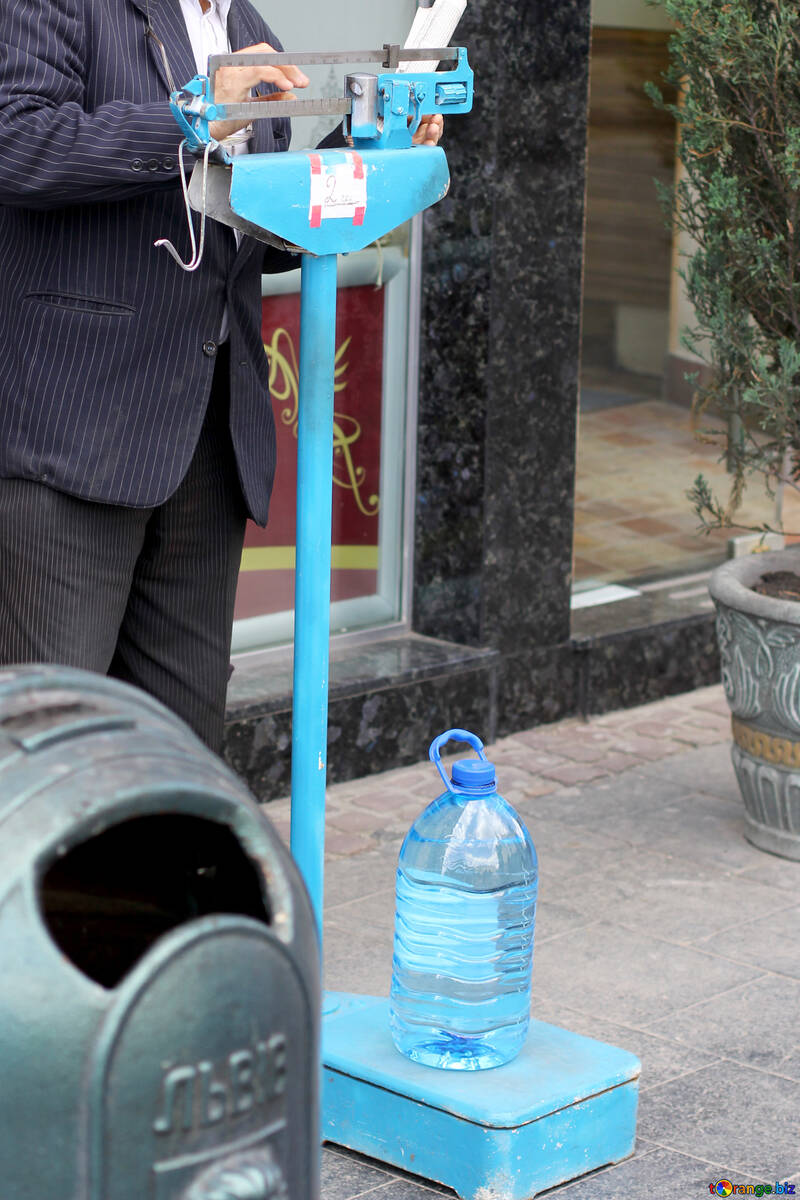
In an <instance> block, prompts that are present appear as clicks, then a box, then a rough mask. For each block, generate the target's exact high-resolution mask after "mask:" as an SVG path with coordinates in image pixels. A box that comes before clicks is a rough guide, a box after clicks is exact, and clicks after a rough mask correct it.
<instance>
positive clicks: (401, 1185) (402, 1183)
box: [370, 1175, 455, 1200]
mask: <svg viewBox="0 0 800 1200" xmlns="http://www.w3.org/2000/svg"><path fill="white" fill-rule="evenodd" d="M432 1195H436V1196H452V1197H453V1198H454V1200H455V1192H453V1191H451V1190H450V1189H449V1188H443V1187H440V1186H439V1185H438V1184H437V1183H434V1182H433V1181H432V1180H427V1179H420V1178H419V1177H418V1176H411V1175H409V1176H404V1177H402V1178H396V1179H393V1180H392V1181H391V1182H390V1183H387V1184H386V1185H385V1186H384V1187H382V1188H381V1189H380V1191H377V1192H375V1193H374V1195H373V1196H371V1197H370V1200H431V1196H432Z"/></svg>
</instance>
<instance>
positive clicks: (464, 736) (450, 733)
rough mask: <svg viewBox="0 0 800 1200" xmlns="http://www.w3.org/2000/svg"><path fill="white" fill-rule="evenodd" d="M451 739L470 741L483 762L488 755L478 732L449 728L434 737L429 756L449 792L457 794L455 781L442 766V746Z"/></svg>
mask: <svg viewBox="0 0 800 1200" xmlns="http://www.w3.org/2000/svg"><path fill="white" fill-rule="evenodd" d="M451 741H452V742H468V743H469V744H470V746H472V749H473V750H475V751H476V753H477V755H478V758H480V759H482V760H483V762H486V755H485V754H484V752H483V742H482V741H481V739H480V738H479V737H478V736H477V735H476V734H474V733H470V732H469V730H468V729H448V730H447V731H446V732H445V733H440V734H439V736H438V737H435V738H434V739H433V741H432V742H431V745H430V749H429V750H428V758H429V759H430V760H431V762H432V763H433V765H434V766H435V767H436V770H437V771H438V772H439V774H440V775H441V777H442V779H443V780H444V786H445V787H446V788H447V790H448V792H452V793H453V795H457V794H458V792H457V790H456V788H454V787H453V781H452V780H451V779H450V778H449V777H448V775H447V772H446V771H445V769H444V767H443V766H442V760H441V758H440V751H441V748H442V746H444V745H446V744H447V742H451Z"/></svg>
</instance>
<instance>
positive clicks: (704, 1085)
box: [639, 1062, 800, 1187]
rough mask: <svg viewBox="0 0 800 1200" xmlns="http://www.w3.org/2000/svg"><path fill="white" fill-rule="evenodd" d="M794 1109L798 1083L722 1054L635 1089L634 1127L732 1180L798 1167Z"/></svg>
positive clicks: (799, 1102) (799, 1100) (798, 1104)
mask: <svg viewBox="0 0 800 1200" xmlns="http://www.w3.org/2000/svg"><path fill="white" fill-rule="evenodd" d="M798 1113H800V1084H797V1083H795V1082H793V1081H792V1080H789V1079H781V1078H779V1077H778V1076H776V1075H768V1074H765V1073H764V1072H761V1071H753V1070H750V1069H749V1068H747V1067H743V1066H740V1065H739V1064H738V1063H729V1062H723V1063H716V1064H714V1065H712V1066H709V1067H702V1068H701V1069H700V1070H699V1071H695V1072H694V1073H693V1074H691V1075H684V1076H683V1077H682V1078H681V1079H676V1080H672V1081H671V1082H669V1083H665V1084H662V1085H661V1087H657V1088H650V1089H649V1090H648V1091H646V1092H644V1093H642V1096H641V1097H640V1104H639V1133H640V1134H641V1136H642V1137H644V1138H646V1139H649V1140H650V1141H655V1142H658V1143H659V1144H660V1145H661V1146H664V1147H667V1148H669V1149H672V1150H677V1151H679V1152H680V1153H682V1154H689V1155H692V1156H693V1157H696V1158H699V1159H703V1160H705V1161H706V1162H708V1163H714V1164H718V1165H719V1166H720V1167H721V1168H724V1169H725V1172H726V1174H725V1178H728V1179H731V1180H732V1181H733V1182H737V1180H736V1178H735V1176H736V1175H745V1176H747V1178H746V1179H745V1182H750V1177H752V1180H753V1182H755V1181H756V1180H758V1181H760V1182H769V1181H772V1182H774V1181H775V1180H776V1179H778V1178H779V1177H780V1178H781V1179H788V1178H789V1176H790V1175H792V1174H793V1173H796V1172H797V1170H798V1167H800V1138H798V1128H797V1126H798ZM711 1178H712V1179H713V1176H712V1177H711ZM708 1182H711V1179H709V1181H708ZM706 1187H708V1183H707V1184H706Z"/></svg>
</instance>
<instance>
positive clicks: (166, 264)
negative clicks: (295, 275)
mask: <svg viewBox="0 0 800 1200" xmlns="http://www.w3.org/2000/svg"><path fill="white" fill-rule="evenodd" d="M150 14H151V19H152V26H153V29H154V31H155V32H156V34H157V35H158V37H159V38H160V39H161V41H162V42H163V43H164V46H165V48H166V53H167V57H168V60H169V63H170V67H171V69H172V73H173V75H174V77H175V80H176V81H177V83H178V85H180V84H182V83H184V82H185V81H186V80H188V79H190V78H191V77H192V75H194V73H195V63H194V59H193V56H192V50H191V46H190V43H189V38H188V35H187V32H186V27H185V24H184V20H183V16H182V14H181V9H180V5H179V4H178V0H150ZM146 28H147V21H146V16H145V0H2V3H0V262H2V265H3V275H4V278H3V283H2V287H0V328H2V330H3V332H4V336H5V351H4V354H3V360H2V366H0V371H2V397H1V398H0V476H6V477H22V478H28V479H36V480H41V481H42V482H45V483H47V484H49V485H51V486H52V487H54V488H57V489H59V490H61V491H65V492H69V493H71V494H73V495H76V496H80V497H84V498H86V499H91V500H99V501H105V502H109V503H115V504H124V505H133V506H151V505H156V504H159V503H161V502H162V501H164V500H165V499H166V498H167V497H168V496H169V495H170V494H171V493H172V492H173V491H174V490H175V488H176V487H177V486H178V484H179V482H180V480H181V479H182V477H183V475H184V473H185V471H186V469H187V467H188V465H189V461H190V459H191V457H192V453H193V450H194V447H195V444H196V441H197V438H198V435H199V432H200V427H201V424H202V421H203V416H204V412H205V408H206V403H207V400H208V395H209V392H210V387H211V379H212V375H213V371H214V359H213V357H211V356H209V355H208V354H207V353H206V352H205V351H204V343H207V342H209V341H214V340H215V339H216V338H217V336H218V333H219V329H220V324H221V320H222V314H223V310H224V307H225V304H226V303H227V305H228V311H229V316H230V346H231V432H232V436H233V442H234V447H235V450H236V456H237V461H238V465H239V474H240V479H241V483H242V489H243V492H244V495H245V498H246V501H247V504H248V507H249V510H250V513H251V516H252V517H253V518H254V519H255V520H257V521H258V522H260V523H264V522H266V519H267V509H268V504H269V492H270V488H271V484H272V477H273V473H274V465H275V431H274V425H273V418H272V411H271V405H270V402H269V396H268V390H267V371H266V360H265V355H264V349H263V345H262V339H261V329H260V295H261V289H260V276H261V271H262V266H263V265H264V260H265V249H264V246H263V245H261V244H260V243H257V242H255V241H254V240H252V239H250V238H244V239H243V240H242V242H241V245H240V247H239V249H238V252H237V249H236V243H235V239H234V237H233V235H232V232H231V230H229V229H227V228H225V227H224V226H221V225H219V224H217V223H216V222H213V221H210V222H209V225H208V231H207V239H206V249H205V256H204V260H203V264H202V266H201V268H200V269H199V270H198V271H196V272H195V273H194V274H186V273H185V272H183V271H181V270H180V269H179V268H178V267H177V266H176V264H175V263H174V262H173V261H172V259H171V258H170V256H169V255H167V254H166V253H165V252H164V251H163V250H156V249H155V248H154V246H153V243H154V242H155V240H156V239H157V238H160V237H167V238H170V239H171V240H172V241H173V242H174V243H175V245H176V246H178V247H179V248H183V250H184V253H186V252H188V236H187V230H186V218H185V213H184V208H183V201H182V197H181V193H180V187H179V180H178V167H177V157H176V153H177V148H178V142H179V140H180V134H179V132H178V127H177V125H176V124H175V122H174V119H173V117H172V115H171V113H170V110H169V107H168V104H167V95H168V85H167V79H166V77H165V71H164V66H163V60H162V57H161V54H160V52H159V50H158V47H157V45H156V44H155V42H154V41H153V39H152V38H150V37H147V36H146V35H145V30H146ZM229 34H230V39H231V45H232V48H233V49H240V48H241V47H242V46H245V45H249V44H253V43H255V42H261V41H269V42H270V43H271V44H272V45H275V46H277V45H278V43H277V42H276V40H275V37H274V35H273V34H272V33H271V32H270V30H269V29H268V28H267V26H266V25H265V24H264V22H263V21H262V19H261V18H260V16H259V15H258V13H257V12H256V10H255V9H254V8H253V7H252V5H251V4H249V3H248V0H233V4H232V7H231V12H230V18H229ZM288 132H289V126H288V121H286V120H280V119H276V120H272V121H264V120H262V121H257V122H256V139H257V141H256V145H255V147H254V148H255V149H256V150H258V151H270V150H283V149H286V146H287V144H288ZM271 254H272V255H274V256H275V259H274V261H273V263H272V266H273V269H282V268H283V267H285V266H287V265H293V263H292V260H291V259H289V258H288V256H286V255H283V256H280V255H278V253H277V252H267V258H268V259H269V257H270V255H271ZM281 259H282V261H280V260H281ZM268 267H269V264H268Z"/></svg>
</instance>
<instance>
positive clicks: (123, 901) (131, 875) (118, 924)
mask: <svg viewBox="0 0 800 1200" xmlns="http://www.w3.org/2000/svg"><path fill="white" fill-rule="evenodd" d="M39 902H40V907H41V911H42V914H43V916H44V920H45V923H46V925H47V927H48V929H49V931H50V935H51V937H52V938H53V940H54V941H55V943H56V945H57V946H58V947H59V949H60V950H61V951H62V952H63V953H64V954H65V955H66V956H67V958H68V959H69V960H70V961H71V962H72V963H73V964H74V965H75V966H76V967H77V968H78V969H79V970H80V971H82V972H83V973H84V974H85V975H87V976H88V977H89V978H90V979H93V980H94V981H95V982H96V983H99V984H101V985H102V986H103V987H107V988H112V987H115V986H116V985H117V984H118V983H119V982H120V980H121V979H123V978H124V977H125V975H127V974H128V972H129V971H130V970H131V969H132V967H134V966H135V964H136V963H137V962H138V961H139V959H140V958H142V956H143V955H144V954H145V953H146V952H147V951H148V950H149V949H150V947H151V946H152V945H153V944H154V942H156V941H157V940H158V938H160V937H162V936H163V935H164V934H165V933H168V932H169V931H170V930H171V929H175V928H176V927H177V926H179V925H183V924H185V923H186V922H187V921H192V920H195V919H196V918H198V917H203V916H208V915H211V914H222V913H232V914H237V915H242V916H246V917H252V918H254V919H255V920H257V921H262V922H264V923H265V924H269V923H270V912H269V910H268V907H267V903H266V900H265V897H264V895H263V891H262V887H261V879H260V874H259V871H258V870H257V868H256V866H255V864H254V863H253V862H252V860H251V859H250V858H248V856H247V854H246V853H245V851H244V850H243V848H242V846H241V844H240V843H239V841H238V839H237V838H236V837H235V836H234V834H233V833H232V832H231V830H230V829H228V828H227V827H226V826H225V825H220V824H218V823H217V822H215V821H208V820H205V819H203V818H201V817H192V816H183V815H180V814H162V815H157V816H145V817H135V818H132V819H130V820H127V821H122V822H120V823H119V824H118V825H113V826H112V827H111V828H109V829H106V830H104V831H103V832H102V833H99V834H97V835H96V836H94V837H91V838H88V839H87V840H86V841H84V842H81V843H80V844H79V845H77V846H74V847H73V848H72V849H71V850H69V851H68V852H67V853H66V854H65V855H63V856H62V857H60V858H58V859H57V860H56V861H55V862H53V863H52V864H51V865H50V866H48V867H47V869H46V870H45V873H44V875H43V876H42V878H41V881H40V885H39Z"/></svg>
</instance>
